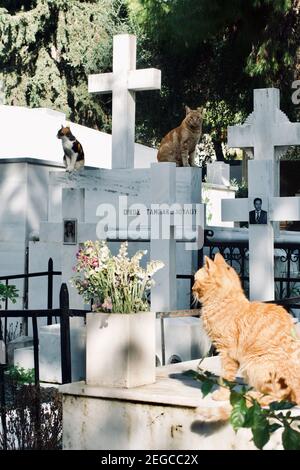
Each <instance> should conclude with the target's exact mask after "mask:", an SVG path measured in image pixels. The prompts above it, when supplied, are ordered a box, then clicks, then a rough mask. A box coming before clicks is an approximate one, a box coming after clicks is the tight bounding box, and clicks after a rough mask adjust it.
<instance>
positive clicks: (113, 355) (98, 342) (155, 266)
mask: <svg viewBox="0 0 300 470" xmlns="http://www.w3.org/2000/svg"><path fill="white" fill-rule="evenodd" d="M127 247H128V244H127V242H125V243H122V244H121V246H120V250H119V253H118V255H117V256H113V255H112V253H111V252H110V250H109V248H108V246H107V243H106V242H105V241H95V242H92V241H87V242H85V243H84V244H83V246H82V247H81V249H80V250H79V252H78V253H77V265H76V267H75V270H76V271H77V273H78V274H77V275H76V276H74V278H73V279H72V283H73V285H74V286H75V287H76V289H77V290H78V292H79V294H81V295H82V296H83V298H84V300H85V301H86V302H92V312H90V313H88V314H87V348H86V382H87V383H88V384H90V385H101V386H111V387H128V388H129V387H136V386H139V385H145V384H148V383H153V382H154V381H155V312H149V301H148V299H147V294H148V293H149V291H150V289H151V286H152V285H153V283H154V282H153V279H152V277H153V275H154V273H155V272H156V271H158V270H159V269H161V268H162V267H163V263H161V262H160V261H150V262H149V263H148V264H147V266H146V268H145V269H144V268H142V267H141V266H140V261H141V259H142V257H143V256H144V255H145V254H146V253H147V252H146V251H138V252H137V253H135V255H134V256H133V257H132V258H130V257H129V256H128V252H127Z"/></svg>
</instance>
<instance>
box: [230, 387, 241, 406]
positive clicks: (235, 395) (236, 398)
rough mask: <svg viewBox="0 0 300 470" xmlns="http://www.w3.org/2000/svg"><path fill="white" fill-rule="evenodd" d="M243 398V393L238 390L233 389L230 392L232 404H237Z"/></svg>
mask: <svg viewBox="0 0 300 470" xmlns="http://www.w3.org/2000/svg"><path fill="white" fill-rule="evenodd" d="M241 398H242V395H241V394H240V393H239V392H237V391H236V390H231V392H230V404H231V405H232V406H234V405H236V403H238V402H239V401H240V400H241Z"/></svg>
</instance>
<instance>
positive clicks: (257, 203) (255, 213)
mask: <svg viewBox="0 0 300 470" xmlns="http://www.w3.org/2000/svg"><path fill="white" fill-rule="evenodd" d="M249 204H250V207H249V224H252V225H266V224H267V223H268V208H267V202H266V200H265V199H264V198H263V197H260V196H257V197H254V198H253V199H250V200H249Z"/></svg>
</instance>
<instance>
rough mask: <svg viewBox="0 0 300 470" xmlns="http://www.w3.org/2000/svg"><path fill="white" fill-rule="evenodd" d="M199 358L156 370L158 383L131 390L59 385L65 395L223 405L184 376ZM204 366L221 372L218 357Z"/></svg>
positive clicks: (185, 405)
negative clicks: (205, 395) (203, 395)
mask: <svg viewBox="0 0 300 470" xmlns="http://www.w3.org/2000/svg"><path fill="white" fill-rule="evenodd" d="M198 363H199V360H195V361H187V362H181V363H178V364H172V365H168V366H165V367H158V368H157V369H156V382H155V383H154V384H151V385H143V386H141V387H135V388H130V389H125V388H115V387H96V386H91V385H87V384H86V383H85V382H74V383H72V384H65V385H61V386H60V387H59V391H60V392H61V393H63V394H64V395H73V396H81V397H90V398H93V397H94V398H106V399H111V400H126V401H133V402H136V403H156V404H161V405H166V406H180V407H181V406H183V407H188V408H198V407H201V406H202V405H203V406H204V407H205V408H210V407H213V408H216V409H217V408H223V407H224V403H225V402H216V401H214V400H212V399H211V398H210V397H205V398H203V397H202V393H201V390H200V385H199V383H197V382H196V381H195V380H194V379H193V378H191V377H187V376H185V375H183V373H184V372H185V371H187V370H191V369H192V370H196V369H197V365H198ZM201 366H202V367H203V368H207V369H209V370H210V371H212V372H215V373H216V374H218V373H219V372H220V365H219V358H218V357H211V358H206V359H204V360H203V361H202V363H201Z"/></svg>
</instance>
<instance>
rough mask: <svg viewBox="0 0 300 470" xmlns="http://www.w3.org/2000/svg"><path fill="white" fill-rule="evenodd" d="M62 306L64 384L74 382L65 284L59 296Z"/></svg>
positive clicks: (61, 336)
mask: <svg viewBox="0 0 300 470" xmlns="http://www.w3.org/2000/svg"><path fill="white" fill-rule="evenodd" d="M59 304H60V305H59V306H60V346H61V376H62V383H63V384H64V383H70V382H72V369H71V341H70V317H69V292H68V287H67V284H65V283H63V284H62V285H61V288H60V294H59Z"/></svg>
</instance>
